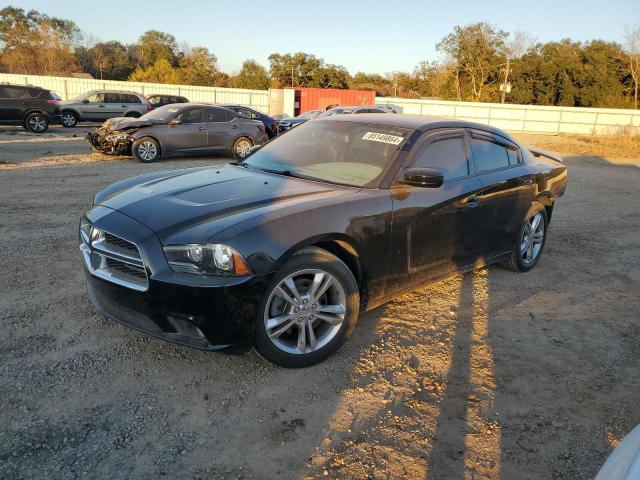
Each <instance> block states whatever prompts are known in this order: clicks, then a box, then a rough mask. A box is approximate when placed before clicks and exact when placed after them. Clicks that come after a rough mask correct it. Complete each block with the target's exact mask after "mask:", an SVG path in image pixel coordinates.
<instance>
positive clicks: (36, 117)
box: [24, 112, 49, 133]
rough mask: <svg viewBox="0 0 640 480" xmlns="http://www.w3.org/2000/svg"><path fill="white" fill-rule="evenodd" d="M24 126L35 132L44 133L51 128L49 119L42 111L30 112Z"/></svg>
mask: <svg viewBox="0 0 640 480" xmlns="http://www.w3.org/2000/svg"><path fill="white" fill-rule="evenodd" d="M24 126H25V128H26V129H27V130H29V131H30V132H33V133H44V132H46V131H47V128H49V119H48V118H47V117H46V116H45V115H43V114H41V113H37V112H36V113H30V114H29V115H27V118H25V119H24Z"/></svg>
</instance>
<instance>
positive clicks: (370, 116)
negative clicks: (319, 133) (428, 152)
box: [314, 113, 512, 139]
mask: <svg viewBox="0 0 640 480" xmlns="http://www.w3.org/2000/svg"><path fill="white" fill-rule="evenodd" d="M316 121H317V122H353V123H368V124H371V125H381V126H386V127H398V128H409V129H412V130H429V129H432V128H477V129H479V130H485V131H488V132H491V133H495V134H497V135H501V136H503V137H506V138H508V139H512V138H511V136H510V135H509V134H507V133H505V132H504V131H502V130H500V129H498V128H495V127H492V126H490V125H486V124H483V123H475V122H467V121H465V120H454V119H451V118H444V117H431V116H424V115H408V114H403V113H360V114H358V115H333V116H329V117H318V118H317V119H314V122H316Z"/></svg>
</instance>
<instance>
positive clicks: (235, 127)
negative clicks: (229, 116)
mask: <svg viewBox="0 0 640 480" xmlns="http://www.w3.org/2000/svg"><path fill="white" fill-rule="evenodd" d="M231 128H232V129H234V130H237V129H238V128H239V127H238V125H232V126H231Z"/></svg>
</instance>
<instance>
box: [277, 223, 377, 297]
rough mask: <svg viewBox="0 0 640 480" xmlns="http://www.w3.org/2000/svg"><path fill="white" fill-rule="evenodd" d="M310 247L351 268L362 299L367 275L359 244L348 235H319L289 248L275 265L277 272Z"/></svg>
mask: <svg viewBox="0 0 640 480" xmlns="http://www.w3.org/2000/svg"><path fill="white" fill-rule="evenodd" d="M308 247H318V248H321V249H323V250H326V251H328V252H329V253H331V254H333V255H335V256H336V257H338V258H339V259H340V260H342V261H343V262H344V263H345V265H346V266H347V267H348V268H349V270H350V271H351V273H352V274H353V277H354V278H355V280H356V283H357V284H358V289H359V290H360V294H361V297H362V296H363V294H364V293H365V292H366V290H367V289H366V275H365V274H364V272H363V268H362V262H361V258H360V254H359V249H358V245H357V242H356V241H355V240H354V239H353V238H351V237H349V236H348V235H345V234H341V233H332V234H325V235H319V236H315V237H311V238H308V239H305V240H303V241H301V242H298V243H297V244H295V245H294V246H292V247H291V248H289V249H288V250H287V251H286V252H285V253H284V254H283V255H282V256H281V257H280V258H279V259H278V260H277V261H276V263H275V264H274V268H273V269H274V270H275V271H277V270H279V269H280V267H282V265H283V264H284V263H285V262H286V261H287V260H289V259H290V258H291V257H292V256H293V255H295V254H296V253H297V252H299V251H300V250H303V249H305V248H308Z"/></svg>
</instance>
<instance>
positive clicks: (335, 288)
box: [255, 248, 360, 368]
mask: <svg viewBox="0 0 640 480" xmlns="http://www.w3.org/2000/svg"><path fill="white" fill-rule="evenodd" d="M359 308H360V295H359V292H358V284H357V283H356V280H355V278H354V276H353V274H352V273H351V270H349V267H347V266H346V265H345V264H344V262H342V261H341V260H340V259H339V258H338V257H336V256H335V255H332V254H331V253H329V252H327V251H326V250H322V249H320V248H307V249H304V250H301V251H300V252H298V253H296V254H295V255H293V256H292V257H291V258H290V259H289V260H288V261H287V262H286V263H285V264H284V265H283V266H282V268H281V269H280V270H279V271H278V272H277V273H276V275H275V277H274V278H273V280H272V282H271V283H270V285H269V287H268V288H267V291H266V293H265V295H264V298H263V300H262V302H261V307H260V309H259V316H258V318H257V325H256V338H255V345H256V349H257V350H258V352H259V353H260V354H261V355H262V356H263V357H264V358H266V359H267V360H269V361H271V362H273V363H275V364H277V365H280V366H282V367H287V368H299V367H307V366H310V365H314V364H316V363H318V362H321V361H323V360H325V359H326V358H327V357H329V356H330V355H332V354H333V353H335V352H336V351H337V350H338V349H339V348H340V346H341V345H342V344H343V343H344V342H345V341H346V339H347V338H348V337H349V336H350V335H351V332H352V331H353V328H354V327H355V324H356V322H357V320H358V312H359Z"/></svg>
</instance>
